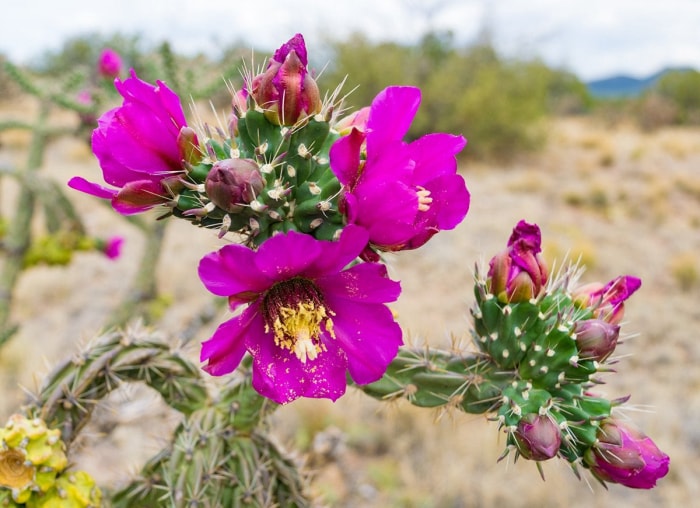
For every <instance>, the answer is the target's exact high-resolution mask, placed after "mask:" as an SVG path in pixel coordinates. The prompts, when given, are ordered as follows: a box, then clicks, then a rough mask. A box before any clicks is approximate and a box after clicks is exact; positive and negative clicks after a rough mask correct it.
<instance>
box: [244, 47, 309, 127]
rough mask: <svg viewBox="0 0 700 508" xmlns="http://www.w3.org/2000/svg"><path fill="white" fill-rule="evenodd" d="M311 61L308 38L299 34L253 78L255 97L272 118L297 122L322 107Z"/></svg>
mask: <svg viewBox="0 0 700 508" xmlns="http://www.w3.org/2000/svg"><path fill="white" fill-rule="evenodd" d="M307 63H308V61H307V55H306V45H305V44H304V38H303V37H302V36H301V34H297V35H295V36H294V37H292V38H291V39H290V40H289V41H288V42H287V43H285V44H283V45H282V47H280V48H279V49H278V50H277V51H276V52H275V54H274V56H273V57H272V58H271V59H270V63H269V64H268V66H267V69H266V70H265V72H264V73H263V74H260V75H258V76H256V77H255V78H254V79H253V82H252V84H251V86H252V90H251V92H252V95H253V98H254V99H255V102H256V103H257V104H258V105H259V106H260V107H261V108H263V111H264V112H265V117H266V118H267V119H268V120H269V121H270V122H272V123H275V124H277V125H294V124H295V123H296V122H297V121H298V120H300V119H302V118H304V117H306V116H312V115H315V114H316V113H318V112H320V111H321V106H322V103H321V94H320V92H319V89H318V85H317V84H316V81H315V80H314V79H313V77H311V74H310V73H309V71H308V69H307V68H306V66H307Z"/></svg>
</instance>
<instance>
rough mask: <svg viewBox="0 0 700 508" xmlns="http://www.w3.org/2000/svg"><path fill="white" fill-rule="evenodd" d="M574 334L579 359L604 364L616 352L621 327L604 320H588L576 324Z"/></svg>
mask: <svg viewBox="0 0 700 508" xmlns="http://www.w3.org/2000/svg"><path fill="white" fill-rule="evenodd" d="M574 332H575V333H576V347H577V348H578V351H579V357H580V358H581V359H583V360H588V359H591V360H595V361H597V362H602V361H603V360H605V359H606V358H607V357H608V356H610V355H611V354H612V352H613V351H615V347H616V346H617V339H618V338H619V337H620V326H619V325H614V324H612V323H608V322H606V321H603V320H602V319H586V320H584V321H578V322H577V323H576V325H575V326H574Z"/></svg>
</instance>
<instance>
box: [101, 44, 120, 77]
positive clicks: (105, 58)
mask: <svg viewBox="0 0 700 508" xmlns="http://www.w3.org/2000/svg"><path fill="white" fill-rule="evenodd" d="M121 70H122V58H121V56H119V53H117V52H116V51H114V50H113V49H110V48H105V49H104V50H102V53H100V57H99V58H98V60H97V72H98V74H99V75H100V76H102V77H103V78H107V79H112V78H116V77H117V76H119V73H120V72H121Z"/></svg>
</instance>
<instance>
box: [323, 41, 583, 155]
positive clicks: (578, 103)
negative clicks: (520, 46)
mask: <svg viewBox="0 0 700 508" xmlns="http://www.w3.org/2000/svg"><path fill="white" fill-rule="evenodd" d="M329 46H330V48H331V55H330V56H329V64H328V66H327V68H326V69H325V70H324V72H323V73H322V75H321V76H320V78H319V82H320V85H321V88H322V89H324V88H325V89H331V90H332V89H333V88H334V87H335V86H336V85H337V84H338V83H340V82H341V81H342V80H343V79H344V78H345V77H346V76H347V77H348V78H347V83H346V85H345V90H346V91H350V90H352V89H353V88H355V87H357V88H356V89H355V90H353V91H352V93H351V94H350V95H349V97H348V99H347V106H349V107H350V108H352V109H356V108H359V107H361V106H364V105H368V104H370V103H371V101H372V99H373V98H374V96H375V95H376V94H377V93H378V92H379V91H380V90H382V89H383V88H384V87H386V86H389V85H413V86H418V87H420V88H421V90H422V95H423V99H422V106H421V109H420V110H419V112H418V115H417V117H416V120H415V122H414V123H413V125H412V128H411V131H410V133H409V136H411V137H414V138H415V137H418V136H420V135H422V134H425V133H427V132H431V131H438V132H450V133H461V134H463V135H464V136H465V137H467V138H468V140H469V146H468V147H467V149H466V150H465V154H466V156H467V157H472V158H479V159H496V160H508V159H511V158H512V157H514V156H515V155H517V154H518V153H521V152H523V151H530V150H535V149H537V148H539V147H540V146H541V145H542V144H543V142H544V140H545V138H544V134H545V130H544V128H543V127H544V120H545V119H546V118H547V116H548V115H550V114H561V113H582V112H585V111H587V110H588V109H589V108H590V105H591V99H590V96H589V95H588V91H587V89H586V87H585V85H584V84H583V83H582V82H581V81H580V80H579V79H578V78H576V77H575V76H574V75H572V74H570V73H568V72H566V71H561V70H555V69H551V68H549V67H547V66H546V65H545V64H544V63H542V62H541V61H539V60H537V59H533V60H509V59H505V58H503V57H501V56H500V55H499V54H498V53H497V52H496V50H495V49H494V47H493V45H491V44H490V43H488V42H481V43H477V44H473V45H470V46H466V47H458V46H456V45H455V44H454V42H453V38H452V35H451V34H450V33H435V32H431V33H428V34H426V35H425V36H424V37H423V38H422V40H421V41H420V43H419V44H417V45H415V46H402V45H399V44H397V43H387V42H385V43H378V44H377V43H372V42H370V41H369V40H368V39H367V38H366V37H364V36H363V35H360V34H355V35H353V36H351V37H350V38H349V39H348V40H343V41H330V42H329Z"/></svg>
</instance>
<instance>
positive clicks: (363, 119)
mask: <svg viewBox="0 0 700 508" xmlns="http://www.w3.org/2000/svg"><path fill="white" fill-rule="evenodd" d="M370 109H371V108H369V107H365V108H362V109H360V110H359V111H355V112H354V113H352V114H350V115H348V116H346V117H345V118H341V119H340V120H338V122H337V123H336V124H335V125H334V126H333V128H334V129H335V130H336V131H338V134H340V135H341V136H347V135H348V134H350V131H351V130H352V128H353V127H354V128H355V129H357V130H359V131H360V132H366V130H367V119H368V118H369V112H370Z"/></svg>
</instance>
